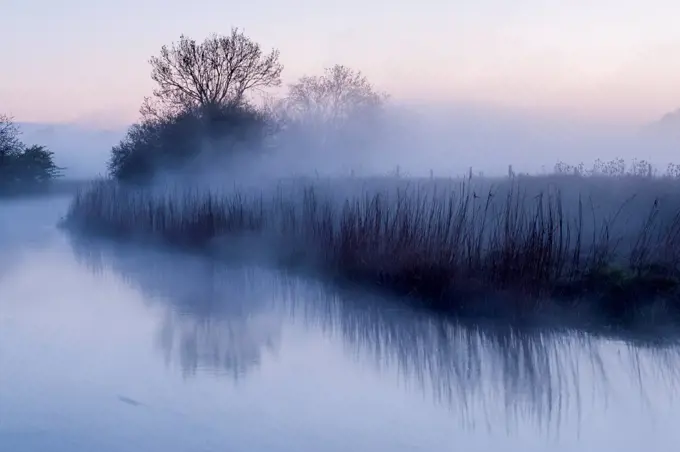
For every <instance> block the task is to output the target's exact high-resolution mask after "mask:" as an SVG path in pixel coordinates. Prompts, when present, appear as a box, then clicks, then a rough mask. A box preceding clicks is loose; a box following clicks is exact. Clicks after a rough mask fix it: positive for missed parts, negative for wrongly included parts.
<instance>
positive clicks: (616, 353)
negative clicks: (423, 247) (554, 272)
mask: <svg viewBox="0 0 680 452" xmlns="http://www.w3.org/2000/svg"><path fill="white" fill-rule="evenodd" d="M67 205H68V198H66V197H55V198H49V199H48V198H44V199H31V200H25V201H0V450H1V451H7V452H42V451H49V452H51V451H59V452H62V451H68V452H92V451H97V452H107V451H122V450H125V451H135V452H146V451H149V452H152V451H153V452H157V451H162V452H174V451H177V452H179V451H182V452H190V451H206V452H207V451H244V452H245V451H247V452H258V451H301V452H312V451H313V452H319V451H338V452H340V451H342V452H346V451H357V452H375V451H394V452H398V451H446V450H452V451H453V450H461V451H466V452H473V451H498V450H504V451H522V452H526V451H541V452H543V451H545V450H551V451H598V452H603V451H609V450H611V451H640V450H649V451H652V450H653V451H675V450H677V449H676V447H677V444H680V429H679V428H677V424H676V422H677V419H680V405H679V404H678V401H677V400H676V398H677V391H676V388H677V383H678V382H679V381H680V352H678V350H677V349H676V348H674V347H671V346H667V345H666V346H650V345H648V344H640V343H638V345H635V344H633V343H629V342H624V341H621V340H614V339H609V338H606V337H591V336H587V335H582V334H576V333H557V332H551V331H542V332H531V333H530V332H526V331H517V330H513V329H510V328H503V327H499V326H491V325H479V324H477V325H471V324H454V323H451V322H447V321H443V320H439V319H437V318H435V317H431V316H429V315H427V314H424V313H418V312H414V311H412V310H410V308H408V307H406V306H402V305H401V304H399V303H396V302H393V301H390V300H386V299H382V298H379V297H377V296H375V295H371V294H364V293H358V292H357V291H355V290H351V289H348V288H338V287H329V286H326V285H323V284H321V283H319V282H318V281H312V280H306V279H304V278H301V277H297V276H294V275H288V274H286V273H285V272H282V271H275V270H272V269H269V268H264V267H252V266H251V267H242V266H237V265H234V264H226V263H220V262H216V261H213V260H210V259H208V258H206V257H201V256H192V255H186V254H180V253H175V252H170V251H163V250H158V249H147V248H144V247H140V246H134V247H133V246H131V245H125V244H115V243H109V242H106V241H101V240H92V239H84V238H75V237H73V236H72V235H69V234H68V233H66V232H64V231H61V230H59V229H57V227H56V226H55V225H56V223H57V221H58V219H59V218H60V216H61V215H63V214H64V213H65V210H66V208H67Z"/></svg>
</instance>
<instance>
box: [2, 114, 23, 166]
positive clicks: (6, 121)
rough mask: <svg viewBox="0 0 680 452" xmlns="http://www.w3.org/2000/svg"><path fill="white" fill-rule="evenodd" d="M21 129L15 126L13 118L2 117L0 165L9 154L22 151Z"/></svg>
mask: <svg viewBox="0 0 680 452" xmlns="http://www.w3.org/2000/svg"><path fill="white" fill-rule="evenodd" d="M19 134H20V132H19V128H18V127H17V126H16V124H14V121H12V118H11V117H9V116H7V115H0V163H1V160H2V159H3V158H4V157H6V156H8V155H9V154H12V153H15V152H18V151H21V147H22V144H21V141H20V140H19Z"/></svg>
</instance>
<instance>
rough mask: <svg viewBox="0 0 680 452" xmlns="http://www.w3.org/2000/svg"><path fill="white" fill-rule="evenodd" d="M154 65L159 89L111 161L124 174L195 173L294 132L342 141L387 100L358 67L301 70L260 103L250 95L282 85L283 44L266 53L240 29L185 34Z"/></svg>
mask: <svg viewBox="0 0 680 452" xmlns="http://www.w3.org/2000/svg"><path fill="white" fill-rule="evenodd" d="M149 62H150V64H151V67H152V72H151V78H152V79H153V81H154V82H155V83H156V89H155V90H154V91H153V94H152V96H151V97H148V98H146V99H145V100H144V103H143V105H142V107H141V109H140V113H141V119H140V121H139V122H138V123H137V124H134V125H133V126H132V127H130V129H129V130H128V133H127V135H126V136H125V138H124V139H123V140H122V141H121V142H120V143H119V144H118V145H116V146H114V148H113V149H112V152H111V158H110V160H109V171H110V174H111V176H113V177H114V178H116V179H118V180H121V181H126V182H148V181H150V180H151V179H152V178H153V177H154V176H156V175H158V174H159V173H161V172H177V173H179V172H180V171H181V172H182V173H185V174H186V173H190V172H191V170H192V168H193V169H196V170H197V171H198V170H200V169H204V168H206V167H207V166H214V165H215V164H216V162H218V161H219V162H223V161H224V160H227V159H229V158H233V157H235V156H237V155H239V154H241V155H242V154H243V153H249V155H250V156H252V154H255V153H262V152H266V151H271V150H272V149H274V148H279V149H280V148H283V147H285V143H290V142H292V140H291V139H290V138H292V137H295V143H296V146H300V145H304V146H305V147H310V146H311V147H318V146H323V145H327V144H328V142H329V141H331V140H335V142H337V141H338V140H339V139H340V138H341V137H347V136H349V135H348V134H347V133H343V132H346V131H347V130H349V129H350V128H351V127H353V129H354V130H353V131H354V132H356V129H357V126H358V125H361V126H362V127H363V128H364V129H365V128H366V127H365V126H366V122H365V121H366V120H367V119H369V117H370V116H369V113H372V112H374V111H376V110H377V109H378V108H379V107H380V106H381V104H382V101H383V99H384V98H385V96H384V95H382V94H379V93H377V92H375V91H374V89H373V87H372V86H371V84H370V83H369V82H368V81H367V80H366V78H365V77H364V76H363V75H361V73H360V72H355V71H353V70H351V69H349V68H346V67H344V66H340V65H337V66H334V67H332V68H328V69H327V70H326V72H325V73H324V74H323V75H322V76H318V77H310V76H305V77H302V78H301V79H300V80H299V81H298V82H297V83H294V84H292V85H291V86H290V89H289V93H288V95H287V96H285V98H283V99H279V100H276V101H273V102H265V103H264V104H263V105H257V104H256V102H255V101H254V100H253V98H252V96H250V95H251V94H253V93H259V92H262V90H264V89H266V88H273V87H278V86H280V85H281V73H282V71H283V65H282V64H281V63H280V62H279V52H278V51H277V50H271V51H270V52H269V53H265V52H264V51H263V50H262V48H261V47H260V45H259V44H257V43H256V42H254V41H252V40H251V39H250V38H248V37H247V36H245V35H244V34H243V32H241V31H239V30H238V29H236V28H234V29H232V31H231V33H230V34H229V35H211V36H210V37H208V38H207V39H205V40H204V41H203V42H200V43H198V42H196V41H195V40H193V39H191V38H188V37H186V36H184V35H182V36H181V37H180V40H179V42H177V43H173V44H172V45H171V46H170V47H167V46H163V47H162V48H161V51H160V54H159V55H158V56H154V57H152V58H151V59H150V60H149ZM358 118H361V120H360V121H357V119H358ZM353 136H354V137H356V136H358V135H357V134H356V133H355V134H353ZM284 137H286V138H289V139H286V138H284ZM310 140H313V142H310ZM353 144H355V145H356V144H357V143H353Z"/></svg>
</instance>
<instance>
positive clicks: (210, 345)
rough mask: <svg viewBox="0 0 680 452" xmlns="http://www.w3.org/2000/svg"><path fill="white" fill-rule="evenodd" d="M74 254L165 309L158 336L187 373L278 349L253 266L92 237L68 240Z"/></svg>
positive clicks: (230, 367) (238, 368)
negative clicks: (235, 265) (141, 248)
mask: <svg viewBox="0 0 680 452" xmlns="http://www.w3.org/2000/svg"><path fill="white" fill-rule="evenodd" d="M71 244H72V247H73V249H74V251H75V252H76V253H75V254H76V258H77V259H78V260H79V261H80V262H81V263H82V264H85V265H86V266H87V267H88V268H90V269H91V270H92V271H94V272H95V273H102V272H103V271H104V270H105V269H106V268H109V267H110V268H111V269H112V270H114V272H115V273H116V274H118V275H119V276H121V277H122V278H123V279H124V280H125V281H126V282H127V283H128V284H130V285H132V286H133V287H136V288H138V289H140V290H141V291H142V292H143V293H144V294H145V295H146V296H147V300H148V301H149V302H150V303H154V302H155V303H156V304H160V306H162V308H163V310H164V312H163V314H162V319H163V320H162V323H161V326H160V328H159V331H158V334H157V337H156V341H157V344H158V345H159V347H160V348H161V350H162V351H163V354H164V357H165V360H166V363H168V364H171V363H172V362H173V361H175V360H176V361H177V362H178V364H179V365H180V366H181V368H182V371H183V373H184V374H185V375H187V376H188V375H192V374H195V373H196V372H197V371H198V370H199V369H202V370H210V371H214V372H219V373H226V374H228V375H230V376H232V377H233V378H235V379H238V378H239V377H241V376H243V375H245V374H246V373H248V372H249V371H251V370H253V369H255V368H257V367H258V366H259V364H260V361H261V353H262V352H263V351H267V352H275V351H276V349H277V347H278V343H279V340H280V334H281V322H280V320H281V319H280V318H279V316H277V315H275V314H274V313H272V312H271V311H270V310H268V309H264V308H265V307H266V306H267V305H268V303H269V301H270V300H269V299H268V298H267V297H268V296H270V295H271V290H270V289H268V288H267V287H266V285H263V284H262V283H261V281H262V278H261V277H260V276H259V274H258V273H257V271H256V270H255V269H247V268H230V267H225V266H223V265H219V264H217V263H216V262H214V261H211V260H209V259H204V258H201V257H198V256H187V255H181V254H174V253H169V252H162V251H156V250H145V251H143V252H139V251H137V252H135V251H134V250H133V249H131V248H129V247H125V246H119V245H112V244H110V243H108V244H107V243H105V242H101V241H96V240H82V239H74V240H72V241H71Z"/></svg>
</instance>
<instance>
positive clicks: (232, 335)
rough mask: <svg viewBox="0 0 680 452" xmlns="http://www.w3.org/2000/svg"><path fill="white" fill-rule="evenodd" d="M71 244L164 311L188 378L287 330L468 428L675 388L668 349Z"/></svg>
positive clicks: (187, 259)
mask: <svg viewBox="0 0 680 452" xmlns="http://www.w3.org/2000/svg"><path fill="white" fill-rule="evenodd" d="M73 247H74V250H75V252H76V255H77V257H78V258H79V259H80V260H81V261H82V262H84V263H85V264H86V265H88V266H89V267H90V268H92V269H94V270H97V271H101V270H102V269H104V268H111V269H113V270H114V271H115V272H116V273H117V274H119V275H121V276H122V277H123V278H125V279H126V280H127V281H128V282H129V283H130V284H132V285H134V286H136V287H138V288H140V289H141V290H142V291H143V292H144V293H145V294H147V295H148V296H149V297H150V298H151V299H159V300H163V301H164V302H166V303H168V305H167V306H168V307H169V308H168V309H166V311H167V312H166V313H165V314H164V317H163V319H164V320H163V324H162V327H161V328H160V332H159V335H158V337H159V343H160V344H161V346H162V350H163V351H164V353H165V356H166V359H168V360H172V357H173V356H177V357H178V358H177V359H178V360H179V362H180V363H181V366H182V369H183V370H184V372H185V373H186V374H191V373H193V372H196V370H197V369H199V368H202V367H205V368H211V369H214V370H220V371H222V372H227V373H228V374H230V375H231V376H233V377H234V378H238V377H239V376H241V375H243V374H245V373H246V372H247V371H248V370H250V369H254V368H256V367H257V365H258V364H259V362H260V359H261V356H262V352H263V351H264V350H271V351H273V350H275V349H276V348H277V347H278V343H279V340H280V337H281V328H282V325H283V323H284V322H286V321H289V322H295V323H299V322H302V324H303V325H304V326H305V327H306V328H316V329H319V330H321V331H322V332H324V333H325V334H326V335H327V336H329V337H338V338H340V339H341V340H342V343H343V344H345V346H346V347H347V350H348V352H349V353H351V354H352V356H353V357H354V358H355V359H357V360H362V361H367V362H368V363H370V364H371V365H373V366H375V367H377V369H378V370H379V371H381V372H384V373H386V374H389V373H392V374H395V373H396V374H397V375H398V377H399V378H400V380H401V382H402V383H403V384H404V385H407V386H413V385H415V386H416V387H417V388H418V389H419V390H420V391H422V392H423V393H424V394H425V395H426V396H428V397H431V398H433V399H434V400H436V401H438V402H441V403H445V404H447V405H448V406H449V407H450V408H451V409H452V410H453V411H454V412H457V413H459V414H460V416H461V418H462V420H463V422H464V423H465V424H466V425H468V426H471V427H474V426H476V422H478V421H479V419H483V420H484V421H485V422H486V423H487V426H491V425H493V424H495V423H496V422H498V421H500V422H502V423H505V425H507V426H508V427H511V426H512V423H513V422H517V421H520V420H523V421H528V422H532V423H534V424H535V425H536V426H537V427H539V428H541V429H542V430H544V431H547V432H550V431H557V429H558V427H559V426H560V425H561V423H562V421H564V420H565V419H566V418H567V417H570V418H574V417H575V418H576V421H577V423H578V421H579V419H580V415H581V412H582V409H583V407H584V404H585V403H586V402H587V401H590V402H594V403H597V404H601V405H605V404H606V403H607V399H608V397H610V391H611V390H613V389H615V386H616V383H617V382H620V381H621V378H622V375H620V374H621V373H623V372H625V373H626V374H627V377H628V381H631V378H632V383H633V384H637V388H638V389H639V390H640V392H641V394H642V395H643V396H645V395H646V394H645V388H646V387H649V386H650V381H653V383H651V386H656V387H655V388H654V389H656V390H659V388H658V385H659V384H663V385H664V390H663V391H664V395H666V396H667V395H668V394H669V392H670V391H671V390H672V389H674V384H675V383H676V382H677V381H678V373H677V372H678V368H677V365H678V363H679V362H680V361H679V358H680V356H678V351H677V349H675V348H672V347H665V348H664V347H651V346H650V347H642V346H639V345H638V346H632V345H627V344H626V343H624V342H620V341H613V340H607V339H604V338H598V337H593V336H589V335H585V334H579V333H577V332H565V331H562V332H559V331H551V330H547V329H546V330H536V329H535V330H533V331H528V330H520V329H516V328H511V327H507V326H498V325H490V324H487V325H481V324H461V323H454V322H452V321H449V320H443V319H438V318H435V317H432V316H429V315H426V314H423V313H416V312H413V311H412V310H410V309H409V308H408V307H407V306H404V305H401V304H398V303H395V302H394V301H391V300H385V299H384V298H381V297H373V296H370V295H367V294H365V293H363V294H362V293H357V292H354V291H352V290H349V289H339V288H329V287H328V286H327V285H324V284H322V283H320V282H318V281H309V280H306V279H304V278H300V277H293V276H290V275H287V274H285V273H284V272H280V271H276V272H275V271H271V270H267V269H263V268H253V267H228V266H225V265H220V264H219V263H217V262H214V261H211V260H209V259H206V258H201V257H198V256H186V255H179V254H172V253H166V252H158V251H146V250H145V251H140V250H134V249H132V248H125V247H121V246H112V245H107V244H105V243H102V242H89V243H88V242H84V241H81V240H74V241H73ZM625 390H630V388H627V389H625ZM584 393H585V396H584Z"/></svg>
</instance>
